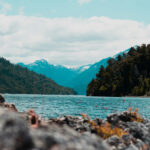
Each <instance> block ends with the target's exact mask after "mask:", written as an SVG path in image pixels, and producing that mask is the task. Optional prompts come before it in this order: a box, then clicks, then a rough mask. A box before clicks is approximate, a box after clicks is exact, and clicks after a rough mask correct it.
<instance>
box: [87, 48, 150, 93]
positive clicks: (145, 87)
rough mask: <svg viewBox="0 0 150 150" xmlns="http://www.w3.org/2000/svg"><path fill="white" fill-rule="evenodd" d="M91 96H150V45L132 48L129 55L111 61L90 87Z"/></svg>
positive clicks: (88, 90) (101, 68)
mask: <svg viewBox="0 0 150 150" xmlns="http://www.w3.org/2000/svg"><path fill="white" fill-rule="evenodd" d="M87 95H91V96H144V95H150V45H142V46H138V47H136V48H133V47H132V48H131V49H130V51H129V52H128V53H127V54H123V55H118V56H117V59H113V58H111V59H109V60H108V66H107V67H106V68H104V67H103V66H101V67H100V71H99V73H98V74H97V75H96V79H94V80H92V82H91V83H90V84H89V85H88V88H87Z"/></svg>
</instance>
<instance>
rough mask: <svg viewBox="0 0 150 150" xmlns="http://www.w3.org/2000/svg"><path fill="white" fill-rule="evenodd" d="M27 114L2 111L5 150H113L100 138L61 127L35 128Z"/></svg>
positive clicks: (0, 141) (0, 120)
mask: <svg viewBox="0 0 150 150" xmlns="http://www.w3.org/2000/svg"><path fill="white" fill-rule="evenodd" d="M24 115H25V114H22V113H20V114H18V113H15V112H10V111H8V110H6V109H2V108H1V109H0V149H1V150H85V149H86V150H109V149H110V148H108V146H107V145H106V144H105V143H104V142H102V140H101V139H100V138H99V137H97V136H96V135H91V134H90V133H86V134H82V135H81V134H79V133H77V132H76V131H74V130H73V129H71V128H69V127H67V126H64V127H58V126H57V125H51V126H48V125H47V126H44V125H41V126H40V127H38V128H32V127H31V126H29V124H27V121H26V120H24Z"/></svg>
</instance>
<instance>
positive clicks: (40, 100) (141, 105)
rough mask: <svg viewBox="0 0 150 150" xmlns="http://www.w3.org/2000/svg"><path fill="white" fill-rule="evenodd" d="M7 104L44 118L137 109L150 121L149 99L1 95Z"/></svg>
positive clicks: (92, 116)
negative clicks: (33, 112) (29, 110)
mask: <svg viewBox="0 0 150 150" xmlns="http://www.w3.org/2000/svg"><path fill="white" fill-rule="evenodd" d="M3 96H4V97H5V99H6V101H7V102H9V103H13V104H15V105H16V107H17V108H18V110H19V111H21V112H23V111H26V110H28V109H30V108H32V109H34V110H35V111H36V112H37V114H39V115H41V116H42V117H45V118H54V117H60V116H63V115H73V116H80V114H82V113H84V114H88V115H89V116H90V117H91V118H93V119H94V118H97V117H98V118H106V116H107V115H108V114H110V113H115V112H121V111H126V110H128V108H129V107H132V108H133V109H135V108H138V109H139V113H140V114H141V115H143V116H144V117H145V118H147V119H150V98H135V97H134V98H133V97H132V98H128V97H124V98H123V97H121V98H118V97H86V96H66V95H63V96H62V95H11V94H5V95H3Z"/></svg>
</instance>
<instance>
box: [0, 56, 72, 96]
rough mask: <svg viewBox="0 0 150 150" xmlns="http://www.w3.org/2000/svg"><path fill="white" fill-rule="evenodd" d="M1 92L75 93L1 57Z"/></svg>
mask: <svg viewBox="0 0 150 150" xmlns="http://www.w3.org/2000/svg"><path fill="white" fill-rule="evenodd" d="M0 93H18V94H19V93H24V94H75V92H74V91H73V90H72V89H69V88H65V87H62V86H59V85H57V84H56V83H55V82H54V81H52V80H51V79H48V78H46V77H45V76H43V75H39V74H36V73H34V72H32V71H29V70H27V69H25V68H23V67H21V66H19V65H13V64H11V63H10V62H9V61H7V60H6V59H4V58H0Z"/></svg>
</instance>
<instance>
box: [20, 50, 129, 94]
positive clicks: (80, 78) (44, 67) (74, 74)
mask: <svg viewBox="0 0 150 150" xmlns="http://www.w3.org/2000/svg"><path fill="white" fill-rule="evenodd" d="M129 50H130V48H129V49H127V50H125V51H123V52H120V53H118V54H116V55H114V56H113V57H112V58H114V59H116V58H117V56H118V55H123V53H127V52H128V51H129ZM110 58H111V57H107V58H105V59H102V60H100V61H99V62H96V63H94V64H92V65H91V64H90V65H85V66H81V67H77V68H68V67H65V66H62V65H54V64H49V63H48V62H47V61H46V60H45V59H41V60H37V61H35V62H34V63H31V64H28V65H25V64H23V63H19V65H20V66H22V67H26V68H28V69H29V70H32V71H34V72H36V73H39V74H43V75H45V76H47V77H48V78H51V79H52V80H54V81H55V82H56V83H58V84H60V85H62V86H65V87H70V88H73V89H74V90H75V91H76V92H77V93H78V94H81V95H85V94H86V89H87V86H88V84H89V83H90V82H91V80H92V79H93V78H95V77H96V74H97V73H98V72H99V69H100V67H101V65H103V66H104V67H107V65H108V64H107V61H108V60H109V59H110Z"/></svg>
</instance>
